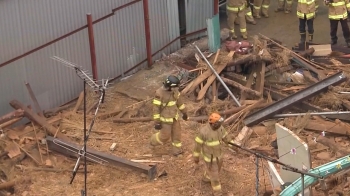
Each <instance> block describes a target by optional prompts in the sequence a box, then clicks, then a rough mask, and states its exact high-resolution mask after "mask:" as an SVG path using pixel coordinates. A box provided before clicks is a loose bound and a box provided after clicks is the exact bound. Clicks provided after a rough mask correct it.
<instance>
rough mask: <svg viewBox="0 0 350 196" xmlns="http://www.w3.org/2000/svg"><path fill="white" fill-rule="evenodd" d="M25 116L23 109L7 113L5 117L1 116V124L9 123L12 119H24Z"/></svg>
mask: <svg viewBox="0 0 350 196" xmlns="http://www.w3.org/2000/svg"><path fill="white" fill-rule="evenodd" d="M23 115H24V111H23V110H22V109H18V110H15V111H12V112H10V113H7V114H5V115H3V116H0V124H2V123H5V122H8V121H10V120H12V119H16V118H20V117H23Z"/></svg>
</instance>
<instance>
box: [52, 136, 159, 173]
mask: <svg viewBox="0 0 350 196" xmlns="http://www.w3.org/2000/svg"><path fill="white" fill-rule="evenodd" d="M46 142H47V144H48V148H49V149H50V150H53V151H56V152H59V153H61V154H63V155H66V156H71V157H77V156H78V151H79V150H80V149H81V148H82V146H80V145H77V144H74V143H71V142H66V141H64V140H60V139H57V138H53V137H51V136H47V137H46ZM86 153H87V158H88V156H90V160H91V159H94V157H97V158H98V159H101V160H103V161H104V162H107V163H108V164H110V165H114V166H122V167H127V168H130V169H132V170H136V171H139V172H142V173H145V174H147V175H148V179H149V180H153V179H154V178H155V177H156V173H157V165H156V164H155V165H151V166H149V165H144V164H140V163H135V162H132V161H129V160H127V159H124V158H121V157H117V156H114V155H111V154H107V153H104V152H99V151H97V150H94V149H92V148H87V150H86ZM88 159H89V158H88Z"/></svg>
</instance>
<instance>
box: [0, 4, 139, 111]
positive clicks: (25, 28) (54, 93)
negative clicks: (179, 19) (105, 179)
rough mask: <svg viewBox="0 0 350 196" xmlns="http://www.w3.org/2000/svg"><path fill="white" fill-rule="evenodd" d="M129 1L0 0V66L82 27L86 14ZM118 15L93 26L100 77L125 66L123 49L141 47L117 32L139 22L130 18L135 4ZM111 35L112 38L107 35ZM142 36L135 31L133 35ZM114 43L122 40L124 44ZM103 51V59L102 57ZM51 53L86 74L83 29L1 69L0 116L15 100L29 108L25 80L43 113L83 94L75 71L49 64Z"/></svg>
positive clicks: (87, 64)
mask: <svg viewBox="0 0 350 196" xmlns="http://www.w3.org/2000/svg"><path fill="white" fill-rule="evenodd" d="M131 1H132V0H99V1H95V0H75V1H71V0H60V1H57V0H25V1H21V0H2V1H0V18H1V20H0V26H1V28H0V51H1V52H0V63H3V62H5V61H7V60H10V59H12V58H14V57H16V56H18V55H20V54H23V53H25V52H27V51H29V50H31V49H34V48H36V47H38V46H41V45H43V44H45V43H47V42H49V41H51V40H54V39H55V38H57V37H60V36H62V35H64V34H66V33H69V32H71V31H73V30H75V29H77V28H79V27H82V26H84V25H86V14H87V13H91V14H92V16H93V18H94V20H96V19H97V18H101V17H103V16H105V15H107V14H109V13H111V12H112V9H113V8H116V7H118V6H121V5H124V4H125V3H128V2H131ZM137 4H139V5H137ZM141 4H142V2H141ZM137 6H138V7H137ZM126 9H129V12H125V11H126ZM130 9H139V10H138V11H131V10H130ZM121 12H124V15H123V18H121V17H120V16H121V15H120V13H117V14H116V15H115V16H113V17H111V18H109V19H108V20H105V21H103V22H101V23H98V24H96V25H94V30H95V44H96V56H97V63H98V64H99V65H101V66H100V67H99V71H100V73H99V75H100V77H106V76H107V75H108V76H110V77H115V76H117V75H118V74H120V73H121V69H123V68H124V67H125V66H127V64H126V63H125V62H126V60H124V59H122V58H121V57H123V56H124V57H125V56H126V54H127V52H129V50H126V48H127V47H128V48H130V47H132V46H130V45H136V44H135V42H136V41H138V42H140V43H143V41H142V40H140V39H137V38H136V41H135V42H132V43H131V42H130V43H129V42H127V41H130V40H131V39H133V40H135V38H132V37H131V36H129V37H126V35H130V33H129V34H127V33H124V34H120V33H119V31H118V30H119V29H118V28H119V27H120V26H122V25H124V24H125V23H126V22H124V21H128V22H129V23H133V22H134V21H139V20H141V19H142V21H143V18H142V17H141V16H142V15H141V14H140V15H139V16H138V18H135V17H133V15H134V14H132V13H139V12H142V5H141V6H140V2H138V3H136V4H135V5H132V6H131V7H130V8H125V9H124V10H122V11H121ZM138 23H140V22H138ZM106 29H110V31H106ZM121 29H123V31H124V32H126V31H127V30H129V31H130V30H131V29H133V26H131V25H130V26H124V27H123V28H121ZM111 32H113V34H110V35H109V36H108V33H111ZM142 33H143V32H139V33H138V35H140V34H142ZM121 36H123V37H121ZM113 37H114V38H115V39H113ZM117 37H120V38H119V39H118V38H117ZM118 40H122V41H123V43H120V41H118ZM111 45H113V46H111ZM122 46H123V47H122ZM118 48H120V49H118ZM118 50H119V51H118ZM138 50H140V51H144V50H145V47H144V44H143V45H142V44H141V46H140V47H139V48H138ZM111 51H113V52H111ZM107 52H110V53H107ZM119 52H120V53H119ZM106 53H107V55H108V56H105V54H106ZM111 54H113V55H111ZM54 55H56V56H59V57H62V58H64V59H67V60H68V61H71V62H74V63H76V64H78V65H80V66H82V67H83V68H85V69H86V70H90V71H91V63H90V52H89V42H88V33H87V29H85V30H82V31H80V32H78V33H75V34H73V35H71V36H69V37H67V38H65V39H63V40H61V41H58V42H56V43H54V44H52V45H50V46H48V47H45V48H43V49H41V50H39V51H37V52H34V53H32V54H30V55H28V56H26V57H24V58H22V59H20V60H17V61H15V62H13V63H10V64H8V65H6V66H4V67H1V68H0V90H1V95H0V115H1V114H5V113H7V112H9V111H11V110H12V108H11V107H10V106H9V104H8V102H9V101H11V100H12V99H14V98H15V99H18V100H19V101H21V102H23V103H25V104H32V103H31V101H30V99H29V96H28V92H27V90H26V88H25V85H24V83H25V82H28V83H30V85H31V87H32V89H33V91H34V93H35V95H36V97H37V99H38V101H39V103H40V106H41V107H42V109H49V108H53V107H57V106H59V105H61V104H63V103H66V102H67V101H70V100H72V99H73V98H75V97H77V95H78V94H79V92H80V91H81V90H82V85H83V84H82V81H81V80H80V79H79V78H78V77H77V76H76V74H75V72H74V71H72V70H70V69H69V68H67V67H65V66H64V65H62V64H60V63H58V62H55V61H53V60H51V59H50V57H51V56H54ZM110 58H115V59H113V60H111V59H110ZM143 58H144V57H143ZM124 69H126V68H124ZM102 70H103V71H102ZM107 73H108V74H107Z"/></svg>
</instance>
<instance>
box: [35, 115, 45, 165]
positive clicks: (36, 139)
mask: <svg viewBox="0 0 350 196" xmlns="http://www.w3.org/2000/svg"><path fill="white" fill-rule="evenodd" d="M32 127H33V130H34V136H35V141H36V145H37V146H38V151H39V155H40V160H41V164H43V163H44V160H43V155H42V154H41V152H40V145H39V142H38V137H37V135H36V129H35V126H34V124H33V122H32Z"/></svg>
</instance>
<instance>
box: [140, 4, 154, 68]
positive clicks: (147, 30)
mask: <svg viewBox="0 0 350 196" xmlns="http://www.w3.org/2000/svg"><path fill="white" fill-rule="evenodd" d="M142 3H143V18H144V22H145V34H146V50H147V64H148V67H151V66H152V47H151V29H150V26H149V9H148V0H143V1H142Z"/></svg>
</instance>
